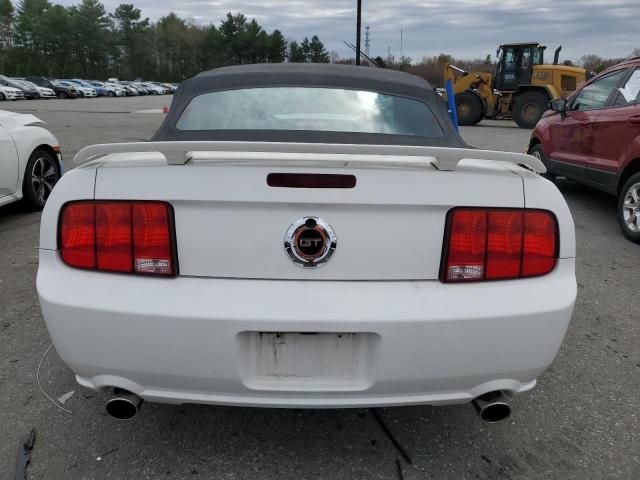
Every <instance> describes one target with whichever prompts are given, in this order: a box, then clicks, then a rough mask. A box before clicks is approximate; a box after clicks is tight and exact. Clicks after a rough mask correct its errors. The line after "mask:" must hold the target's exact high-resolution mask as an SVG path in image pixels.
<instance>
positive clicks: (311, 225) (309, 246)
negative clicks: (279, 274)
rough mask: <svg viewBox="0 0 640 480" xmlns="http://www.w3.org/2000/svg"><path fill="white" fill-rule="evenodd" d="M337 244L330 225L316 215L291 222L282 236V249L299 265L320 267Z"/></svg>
mask: <svg viewBox="0 0 640 480" xmlns="http://www.w3.org/2000/svg"><path fill="white" fill-rule="evenodd" d="M336 246H337V240H336V234H335V233H334V231H333V229H332V228H331V225H329V224H328V223H327V222H325V221H324V220H322V219H321V218H318V217H303V218H301V219H299V220H296V221H295V222H293V224H292V225H291V226H290V227H289V230H287V233H286V235H285V236H284V249H285V250H286V252H287V254H288V255H289V257H290V258H291V260H293V262H294V263H295V264H296V265H298V266H300V267H320V266H322V265H324V264H325V263H327V262H328V261H329V259H330V258H331V256H332V255H333V252H334V251H335V249H336Z"/></svg>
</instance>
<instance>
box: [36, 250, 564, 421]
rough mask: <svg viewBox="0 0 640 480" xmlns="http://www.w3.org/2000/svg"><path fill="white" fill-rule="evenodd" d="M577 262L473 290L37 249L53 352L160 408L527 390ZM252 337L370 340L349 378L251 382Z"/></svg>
mask: <svg viewBox="0 0 640 480" xmlns="http://www.w3.org/2000/svg"><path fill="white" fill-rule="evenodd" d="M574 271H575V261H574V259H562V260H560V261H559V262H558V265H557V267H556V269H555V270H554V271H553V272H552V273H551V274H549V275H547V276H545V277H541V278H534V279H524V280H516V281H504V282H487V283H484V284H477V285H461V284H457V285H443V284H441V283H439V282H437V281H422V282H405V281H395V282H326V281H277V280H233V279H209V278H193V277H180V278H176V279H155V278H140V277H133V276H125V275H117V274H104V273H95V272H85V271H80V270H74V269H71V268H69V267H66V266H65V265H64V264H62V262H61V261H60V259H59V257H58V254H57V252H54V251H50V250H41V251H40V267H39V270H38V280H37V288H38V294H39V297H40V303H41V306H42V311H43V315H44V319H45V322H46V324H47V328H48V329H49V332H50V334H51V337H52V339H53V342H54V343H55V346H56V349H57V351H58V353H59V354H60V356H61V357H62V359H63V360H64V361H65V362H66V363H67V364H68V365H69V367H70V368H71V369H72V370H73V371H74V372H75V373H76V375H77V380H78V382H79V383H80V384H82V385H83V386H85V387H88V388H91V389H101V388H107V387H114V386H116V387H120V388H124V389H126V390H130V391H132V392H134V393H136V394H138V395H139V396H141V397H142V398H144V399H146V400H150V401H157V402H166V403H208V404H226V405H244V406H265V407H310V408H312V407H322V408H331V407H367V406H385V405H410V404H446V403H464V402H467V401H469V400H471V399H473V398H475V397H477V396H479V395H482V394H483V393H486V392H488V391H492V390H509V391H512V392H522V391H525V390H528V389H530V388H532V387H533V386H534V385H535V379H536V377H537V376H538V375H540V374H541V373H542V372H543V371H544V370H545V369H546V368H547V367H548V366H549V365H550V364H551V363H552V361H553V359H554V358H555V356H556V354H557V352H558V349H559V347H560V344H561V342H562V339H563V338H564V335H565V332H566V329H567V326H568V324H569V321H570V319H571V315H572V312H573V306H574V302H575V297H576V281H575V274H574ZM249 332H327V333H335V332H344V333H360V334H368V335H367V337H368V338H371V339H373V341H371V342H370V345H369V347H368V352H367V354H366V356H363V357H362V358H361V359H360V360H361V363H364V364H365V365H364V367H362V365H360V366H359V368H360V367H362V368H361V369H360V370H359V371H360V372H361V376H359V377H358V379H357V380H358V381H354V382H353V383H349V382H347V383H342V384H332V383H331V382H329V383H326V382H325V383H322V382H321V383H318V382H315V381H313V379H309V381H306V380H305V379H304V378H303V379H297V380H296V381H291V379H289V378H286V377H282V378H276V377H274V378H272V379H271V380H272V381H271V382H262V383H261V382H259V381H255V380H256V378H255V377H254V373H255V372H254V371H253V370H252V364H251V361H250V360H249V358H250V357H251V355H252V354H253V353H252V348H253V347H252V346H251V345H250V344H249V343H247V342H246V341H245V340H246V338H248V336H251V335H253V334H252V333H249ZM303 355H304V352H303ZM306 360H308V359H306ZM315 360H316V359H313V361H315ZM317 362H318V365H321V364H322V362H323V359H322V358H318V359H317ZM318 368H319V369H320V370H321V369H322V367H321V366H319V367H318ZM358 375H360V374H358Z"/></svg>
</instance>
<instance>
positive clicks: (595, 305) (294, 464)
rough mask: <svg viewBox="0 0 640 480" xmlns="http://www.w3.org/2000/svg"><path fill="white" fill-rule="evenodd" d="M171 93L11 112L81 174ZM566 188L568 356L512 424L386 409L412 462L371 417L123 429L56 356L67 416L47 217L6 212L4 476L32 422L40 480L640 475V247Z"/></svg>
mask: <svg viewBox="0 0 640 480" xmlns="http://www.w3.org/2000/svg"><path fill="white" fill-rule="evenodd" d="M170 100H171V97H170V96H163V97H142V98H122V99H106V98H105V99H103V98H98V99H86V100H85V99H80V100H50V101H45V100H38V101H21V102H15V103H2V104H0V108H2V109H7V110H13V111H23V112H29V113H34V114H35V115H37V116H39V117H40V118H42V119H43V120H45V121H46V122H47V125H46V127H47V128H49V129H50V130H51V131H52V132H53V133H54V134H55V135H56V136H57V137H58V139H59V140H60V142H61V147H62V151H63V154H64V157H65V168H67V169H68V168H71V167H72V165H71V163H70V161H69V160H70V159H71V157H72V156H73V155H74V154H75V153H76V152H77V151H78V150H79V149H80V148H82V147H83V146H86V145H90V144H94V143H106V142H115V141H137V140H145V139H148V138H149V137H150V136H151V134H152V133H153V132H154V131H155V129H156V128H157V127H158V126H159V125H160V123H161V122H162V119H163V115H162V114H161V113H154V112H145V111H148V110H157V109H160V108H162V106H164V105H168V104H169V103H170ZM136 112H138V113H136ZM140 112H142V113H140ZM462 135H463V137H464V138H465V140H466V141H467V142H468V143H470V144H471V145H474V146H477V147H481V148H493V149H499V150H509V151H523V150H524V148H525V146H526V143H527V139H528V136H529V131H527V130H521V129H519V128H517V127H516V126H515V125H514V124H512V123H511V122H489V121H485V122H482V123H481V124H480V125H478V126H476V127H467V128H464V129H463V130H462ZM558 188H559V189H560V190H561V192H562V193H563V194H564V196H565V198H566V199H567V202H568V204H569V207H570V208H571V211H572V213H573V216H574V221H575V224H576V234H577V248H578V259H577V277H578V301H577V305H576V310H575V314H574V317H573V320H572V322H571V326H570V327H569V332H568V334H567V337H566V339H565V341H564V344H563V346H562V349H561V351H560V354H559V355H558V357H557V359H556V361H555V363H554V364H553V366H552V367H551V368H550V369H549V370H548V371H547V372H546V373H545V374H543V375H542V376H541V377H540V378H539V379H538V385H537V387H536V388H535V389H534V390H532V391H531V392H529V393H526V394H523V395H520V396H517V397H516V398H515V400H514V405H513V406H514V412H513V416H512V417H511V418H510V419H509V420H508V421H506V422H503V423H501V424H496V425H490V424H485V423H483V422H481V421H480V420H479V419H478V418H477V417H476V415H475V414H474V413H473V411H472V408H471V406H470V405H458V406H447V407H430V406H419V407H402V408H383V409H378V410H377V412H378V414H379V415H380V417H381V419H382V420H383V422H384V423H385V424H386V426H387V427H388V429H389V431H390V432H391V434H392V436H393V439H394V440H395V441H396V442H397V444H398V445H399V446H400V447H401V448H402V450H404V451H405V453H406V455H407V456H408V457H409V459H410V460H411V463H409V462H408V461H407V459H406V458H404V457H403V455H402V454H401V453H400V452H399V450H398V448H397V447H396V446H394V443H393V442H392V439H391V438H390V437H389V436H388V435H387V434H385V433H384V431H383V429H382V428H381V426H380V424H379V423H378V422H377V421H376V419H375V416H374V415H373V414H372V412H371V411H369V410H366V409H355V410H276V409H250V408H231V407H210V406H199V405H185V406H170V405H160V404H149V403H147V404H145V405H144V406H143V408H142V410H141V413H140V415H138V416H137V417H136V418H135V419H134V420H132V421H129V422H117V421H115V420H113V419H111V418H110V417H108V416H107V415H106V414H105V412H104V402H105V398H106V397H105V396H104V395H102V394H96V393H94V392H90V391H86V390H83V389H82V388H81V387H79V386H78V385H76V383H75V381H74V377H73V374H72V372H71V371H70V370H69V369H68V368H67V367H66V366H65V365H64V364H63V363H62V361H61V360H60V358H59V357H58V356H57V354H56V353H55V350H52V351H51V353H50V354H49V356H48V357H47V359H46V360H45V361H44V362H43V364H42V370H41V382H42V386H43V387H44V389H45V390H46V391H47V392H49V393H50V394H51V395H52V396H53V397H55V398H57V397H59V396H61V395H63V394H65V393H67V392H71V391H74V392H75V393H74V395H73V396H72V397H71V398H70V399H69V400H67V402H66V403H65V408H68V409H69V410H70V411H72V413H71V414H69V413H65V412H62V411H60V410H58V409H56V407H54V406H53V405H52V404H51V403H49V402H48V401H47V400H46V399H45V398H44V396H43V395H42V394H41V393H40V391H39V389H38V386H37V384H36V370H37V367H38V363H39V362H40V360H41V358H42V355H43V354H44V352H45V351H46V349H47V347H48V346H49V344H50V343H51V342H50V339H49V336H48V334H47V331H46V329H45V326H44V323H43V320H42V317H41V314H40V310H39V306H38V300H37V296H36V291H35V276H36V270H37V266H38V251H37V247H38V229H39V221H40V214H39V213H32V212H28V211H26V210H24V209H23V208H22V207H21V206H20V205H10V206H6V207H3V208H0V478H7V479H9V478H11V479H13V478H15V473H14V469H15V460H16V453H17V449H18V445H19V442H20V439H21V437H22V436H23V435H24V434H25V433H27V432H28V431H29V430H30V429H31V428H32V427H35V428H36V431H37V434H36V440H35V444H34V449H33V452H32V459H31V464H30V465H29V467H28V478H30V479H54V480H58V479H103V478H104V479H254V478H255V479H296V480H302V479H399V478H404V479H407V480H408V479H445V478H446V479H466V478H468V479H562V480H565V479H574V478H575V479H637V478H640V413H639V408H638V406H639V405H640V400H639V399H640V348H639V345H640V326H639V325H640V293H639V288H638V286H639V285H640V269H639V268H638V265H639V260H640V245H636V244H633V243H631V242H629V241H628V240H626V239H625V238H624V237H623V236H622V234H621V233H620V231H619V228H618V225H617V223H616V219H615V211H616V201H615V199H614V198H613V197H611V196H608V195H606V194H603V193H599V192H597V191H594V190H591V189H589V188H586V187H582V186H580V185H577V184H575V183H573V182H569V181H566V180H559V181H558ZM540 301H541V302H544V298H541V299H540ZM398 469H400V470H401V473H399V471H398Z"/></svg>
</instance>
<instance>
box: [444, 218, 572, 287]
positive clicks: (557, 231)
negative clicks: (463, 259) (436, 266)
mask: <svg viewBox="0 0 640 480" xmlns="http://www.w3.org/2000/svg"><path fill="white" fill-rule="evenodd" d="M460 210H469V211H474V210H477V211H483V212H485V213H486V214H487V217H488V215H489V212H522V214H523V224H522V245H521V247H522V248H521V250H520V273H519V275H518V276H515V277H508V278H491V279H487V278H486V275H487V268H486V265H487V255H488V248H487V245H486V244H487V240H486V239H488V232H489V229H488V226H487V229H486V233H485V235H486V237H485V256H484V269H483V274H482V278H471V279H453V280H449V279H447V265H448V259H449V248H450V242H449V239H450V235H451V229H452V224H453V217H454V214H455V212H456V211H460ZM530 212H531V213H533V212H539V213H544V214H546V215H548V216H549V217H550V218H551V219H553V222H554V229H555V238H554V244H555V245H554V253H553V266H552V267H551V268H550V269H549V271H547V272H545V273H541V274H535V275H522V265H523V258H524V253H525V252H524V236H525V223H524V215H525V214H526V213H530ZM559 252H560V228H559V225H558V218H557V216H556V215H555V213H553V212H552V211H551V210H546V209H541V208H510V207H477V206H474V207H465V206H457V207H453V208H451V209H449V211H447V216H446V220H445V228H444V233H443V238H442V255H441V258H440V271H439V274H438V280H439V281H440V282H442V283H475V282H500V281H508V280H520V279H525V278H536V277H543V276H545V275H548V274H549V273H551V272H552V271H553V270H554V269H555V267H556V265H557V264H558V256H559Z"/></svg>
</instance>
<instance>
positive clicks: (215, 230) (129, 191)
mask: <svg viewBox="0 0 640 480" xmlns="http://www.w3.org/2000/svg"><path fill="white" fill-rule="evenodd" d="M320 163H321V162H320ZM271 173H313V174H341V175H354V176H355V177H356V185H355V187H354V188H344V189H333V188H331V189H327V188H282V187H270V186H269V185H267V176H268V175H269V174H271ZM95 198H96V199H128V200H145V199H146V200H164V201H167V202H169V203H171V205H172V206H173V208H174V212H175V228H176V241H177V250H178V261H179V269H180V275H187V276H197V277H225V278H253V279H291V280H303V279H304V280H429V279H437V278H438V275H439V269H440V259H441V255H442V244H443V234H444V228H445V219H446V214H447V212H448V210H449V209H451V208H453V207H456V206H486V207H524V198H523V184H522V179H521V177H520V176H519V175H517V174H515V173H514V172H513V171H512V170H510V169H509V168H507V167H506V166H504V165H502V164H500V163H499V162H492V161H486V160H462V161H461V162H460V164H459V165H458V167H457V170H455V171H439V170H437V169H436V168H435V167H433V166H432V165H423V166H420V167H411V166H403V167H397V166H396V167H393V166H384V165H364V164H361V165H346V164H345V166H342V167H340V166H336V165H335V164H331V165H330V166H329V165H327V166H322V165H320V164H319V163H316V164H315V165H305V166H293V165H291V164H287V165H280V166H278V165H274V164H272V163H269V162H265V164H261V163H260V162H259V161H256V162H254V163H250V164H246V163H245V164H237V165H234V164H232V163H230V162H229V163H220V162H207V161H206V160H202V161H197V162H190V163H186V164H184V165H167V163H166V162H165V161H164V158H163V157H162V156H161V155H159V154H154V153H135V154H117V155H112V156H111V158H110V161H108V162H105V163H103V164H101V166H100V167H99V168H98V172H97V176H96V189H95ZM305 217H317V218H320V219H322V220H324V221H325V222H326V223H327V224H329V225H330V226H331V228H332V229H333V231H334V232H335V235H336V241H337V246H336V249H335V252H334V254H333V256H332V257H331V259H330V260H329V261H328V262H327V263H326V264H324V265H323V266H322V267H318V268H301V267H300V266H299V265H296V264H295V263H294V262H293V261H292V260H291V258H290V257H289V255H288V254H287V251H286V249H285V245H284V242H285V234H286V233H287V231H288V230H289V228H290V227H291V225H292V224H294V222H296V221H297V220H299V219H302V218H305Z"/></svg>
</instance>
